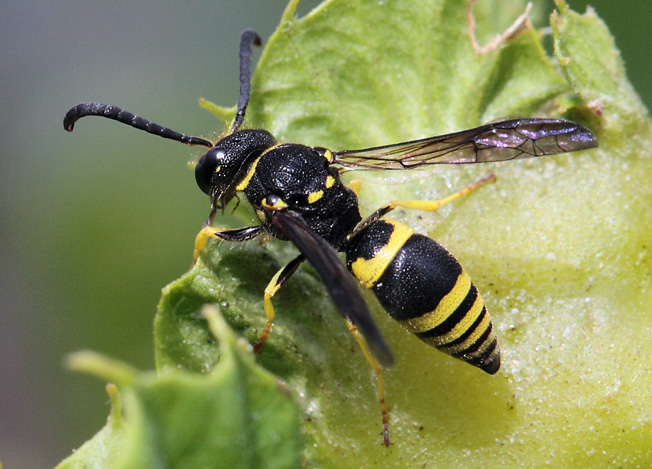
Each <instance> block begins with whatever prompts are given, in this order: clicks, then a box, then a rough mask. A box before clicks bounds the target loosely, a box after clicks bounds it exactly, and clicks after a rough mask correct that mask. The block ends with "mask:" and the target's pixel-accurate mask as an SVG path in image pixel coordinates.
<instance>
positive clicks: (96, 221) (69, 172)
mask: <svg viewBox="0 0 652 469" xmlns="http://www.w3.org/2000/svg"><path fill="white" fill-rule="evenodd" d="M460 1H462V0H460ZM285 3H286V2H285V0H274V1H265V2H262V1H254V0H239V1H238V2H233V1H230V0H214V1H193V2H186V3H180V2H170V1H158V2H154V1H130V2H126V1H116V2H102V1H99V0H87V1H72V0H59V1H57V2H47V1H44V0H41V1H34V0H23V1H17V0H8V1H7V2H4V5H5V6H4V7H3V14H2V17H1V18H0V38H1V40H0V59H1V62H2V69H1V70H0V76H1V83H2V86H1V88H0V103H1V104H2V114H1V115H0V129H2V142H3V144H2V147H1V148H2V151H1V153H0V155H1V158H2V162H1V164H2V171H1V172H0V195H1V198H0V201H1V202H0V210H1V213H0V217H1V218H0V236H1V238H0V241H1V244H0V245H1V249H2V254H1V256H0V278H1V280H2V286H1V289H0V461H1V462H2V463H3V464H4V465H5V467H6V468H13V467H20V468H26V467H50V466H53V465H55V464H56V463H57V462H59V461H60V460H61V459H63V458H64V457H65V456H67V455H68V454H69V453H70V452H72V450H73V449H74V448H76V447H78V446H80V445H81V444H82V443H83V442H84V441H85V440H86V439H88V438H90V437H91V436H92V435H93V434H94V433H95V432H96V431H97V430H98V429H100V428H101V427H102V425H103V424H104V421H105V419H106V415H107V412H108V403H107V397H106V394H105V392H104V385H103V383H101V382H100V381H99V380H96V379H94V378H90V377H86V376H84V375H78V374H74V373H70V372H68V371H66V370H65V368H64V367H63V366H62V360H63V358H64V357H65V355H66V354H67V353H69V352H72V351H75V350H79V349H83V348H89V349H93V350H96V351H99V352H101V353H104V354H107V355H110V356H113V357H116V358H119V359H121V360H124V361H127V362H129V363H132V364H134V365H135V366H138V367H141V368H151V367H153V354H152V350H153V341H152V320H153V317H154V312H155V308H156V304H157V302H158V299H159V296H160V289H161V288H162V287H163V286H165V285H166V284H167V283H169V282H170V281H171V280H173V279H175V278H176V277H178V276H179V275H181V274H182V273H184V272H185V271H186V270H187V269H188V267H189V264H190V259H191V255H192V241H193V238H194V236H195V234H196V233H197V230H198V229H199V228H200V226H201V224H202V223H203V221H204V219H205V217H206V215H207V213H208V209H209V203H208V200H207V199H206V197H205V196H204V195H203V194H202V193H201V192H200V191H199V190H198V189H197V188H196V186H195V183H194V176H193V174H192V171H191V170H189V169H188V168H187V166H186V163H187V162H188V161H190V160H191V159H192V158H193V157H194V156H196V155H197V154H198V153H199V152H201V150H194V149H192V148H189V147H186V146H183V145H180V144H177V143H173V142H170V141H166V140H163V139H160V138H155V137H152V136H150V135H147V134H145V133H144V132H137V131H135V130H132V129H129V128H127V127H126V126H124V125H120V124H118V123H114V122H110V121H107V120H102V119H98V118H93V119H86V120H84V121H81V122H80V123H79V125H78V127H77V129H76V131H75V132H74V133H73V134H67V133H66V132H64V131H63V129H62V126H61V119H62V117H63V115H64V113H65V111H66V110H67V109H68V108H69V107H70V106H72V105H74V104H76V103H77V102H79V101H83V100H102V101H106V102H109V103H113V104H117V105H119V106H122V107H125V108H127V109H129V110H130V111H132V112H135V113H137V114H139V115H142V116H144V117H147V118H150V119H152V120H154V121H156V122H158V123H160V124H163V125H166V126H169V127H171V128H173V129H175V130H177V131H180V132H183V133H188V134H192V135H198V136H203V137H206V138H211V139H212V138H214V137H215V136H216V135H217V133H216V132H219V131H221V128H220V124H219V122H218V121H217V120H216V119H215V118H213V117H212V116H211V115H209V114H207V113H206V112H204V111H203V110H201V109H200V108H199V107H198V106H197V98H199V97H201V96H203V97H206V98H207V99H210V100H213V101H215V102H217V103H219V104H222V105H227V106H228V105H233V104H235V101H236V99H237V92H238V81H237V79H238V72H237V43H238V37H239V34H240V32H241V31H242V30H243V29H244V28H245V27H253V28H255V29H256V30H257V31H258V32H259V33H260V34H261V36H262V37H263V39H266V38H268V37H269V35H270V34H271V33H272V32H273V30H274V27H275V26H276V24H277V22H278V20H279V18H280V15H281V12H282V11H283V9H284V7H285ZM317 3H318V2H317V1H316V0H311V1H305V2H303V3H302V4H301V5H300V7H299V13H300V14H305V13H307V12H308V11H310V9H311V8H312V7H313V6H314V5H316V4H317ZM569 3H570V5H571V7H573V8H574V9H576V10H578V11H583V10H584V8H585V6H586V4H587V2H584V1H574V0H569ZM590 4H591V5H593V6H594V7H595V9H596V10H597V12H598V14H599V15H600V16H601V17H602V18H603V19H605V21H606V22H607V24H608V25H609V27H610V28H611V31H612V33H613V34H614V36H615V37H616V42H617V45H618V46H619V47H620V49H621V50H622V54H623V58H624V60H625V62H626V64H627V69H628V73H629V76H630V78H631V80H632V82H633V84H634V87H635V88H636V89H637V90H638V92H639V93H640V94H641V96H642V99H643V101H644V102H645V103H646V105H647V107H648V108H650V104H652V86H650V84H649V83H650V78H651V77H652V71H651V70H650V67H651V65H650V61H649V60H648V58H647V57H644V54H646V53H647V52H648V50H647V49H648V45H649V43H650V39H651V37H650V36H651V34H650V31H649V27H648V22H649V19H650V18H652V2H650V1H649V0H637V1H634V0H627V1H626V2H613V1H611V0H595V1H592V2H590ZM537 6H538V7H540V3H538V4H537ZM551 9H552V2H550V3H549V7H548V8H547V10H545V11H551ZM541 25H542V23H539V24H537V26H541ZM258 54H259V52H257V53H256V56H255V57H258ZM319 72H320V71H317V70H316V71H315V73H319ZM351 125H355V123H351ZM314 143H315V144H319V142H314ZM261 314H262V311H261Z"/></svg>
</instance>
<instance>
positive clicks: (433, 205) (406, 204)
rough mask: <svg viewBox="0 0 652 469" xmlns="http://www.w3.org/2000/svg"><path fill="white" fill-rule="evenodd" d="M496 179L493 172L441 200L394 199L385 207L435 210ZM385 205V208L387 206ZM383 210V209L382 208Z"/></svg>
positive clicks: (390, 208)
mask: <svg viewBox="0 0 652 469" xmlns="http://www.w3.org/2000/svg"><path fill="white" fill-rule="evenodd" d="M495 180H496V175H495V174H493V173H491V174H489V175H488V176H485V177H483V178H482V179H480V180H479V181H476V182H474V183H473V184H471V185H470V186H468V187H465V188H464V189H462V190H461V191H458V192H455V193H454V194H451V195H449V196H448V197H445V198H443V199H441V200H394V201H392V202H390V203H388V204H387V205H386V206H385V207H386V208H387V209H388V210H387V211H389V210H394V209H395V208H396V207H403V208H411V209H415V210H424V211H426V212H435V211H437V210H439V208H440V207H441V206H442V205H446V204H447V203H449V202H452V201H453V200H456V199H459V198H460V197H464V196H465V195H467V194H468V193H469V192H472V191H474V190H476V189H477V188H478V187H480V186H483V185H484V184H487V183H489V182H494V181H495ZM385 207H383V208H385ZM381 210H382V209H381Z"/></svg>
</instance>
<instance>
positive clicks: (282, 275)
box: [254, 255, 303, 353]
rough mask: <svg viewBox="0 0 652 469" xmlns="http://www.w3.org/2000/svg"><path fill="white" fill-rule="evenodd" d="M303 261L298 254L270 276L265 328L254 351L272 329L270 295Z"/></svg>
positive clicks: (257, 350)
mask: <svg viewBox="0 0 652 469" xmlns="http://www.w3.org/2000/svg"><path fill="white" fill-rule="evenodd" d="M301 262H303V256H302V255H299V256H297V257H295V258H294V259H292V260H291V261H290V262H288V263H287V265H286V266H285V267H283V268H282V269H280V270H279V271H278V272H276V274H275V275H274V276H273V277H272V280H270V281H269V284H268V285H267V288H265V295H264V301H265V317H266V318H267V323H266V324H265V329H264V330H263V333H262V334H261V335H260V338H259V339H258V341H256V345H254V353H258V352H260V349H261V348H262V347H263V344H264V343H265V341H266V340H267V336H268V335H269V332H270V331H271V330H272V322H273V321H274V305H273V304H272V297H273V296H274V295H275V294H276V292H277V291H279V289H280V288H281V285H283V283H284V282H285V281H286V280H287V279H288V278H290V276H292V274H293V273H294V272H295V271H296V270H297V267H299V264H301Z"/></svg>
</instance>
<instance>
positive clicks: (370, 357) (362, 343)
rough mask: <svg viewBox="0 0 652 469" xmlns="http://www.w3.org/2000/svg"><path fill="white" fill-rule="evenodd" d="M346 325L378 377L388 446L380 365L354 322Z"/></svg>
mask: <svg viewBox="0 0 652 469" xmlns="http://www.w3.org/2000/svg"><path fill="white" fill-rule="evenodd" d="M346 325H347V327H348V328H349V331H351V334H353V337H355V340H357V341H358V345H360V348H361V349H362V353H363V354H364V356H365V358H366V359H367V361H368V362H369V365H371V368H372V369H373V370H374V372H375V373H376V377H377V378H378V399H379V400H380V412H381V413H382V416H383V444H384V445H385V446H389V419H388V418H387V404H386V403H385V386H384V385H383V374H382V367H381V366H380V364H379V363H378V362H377V361H376V359H375V358H374V356H373V355H372V354H371V351H370V350H369V346H368V345H367V341H366V340H365V339H364V337H363V336H362V334H360V331H358V328H357V327H356V326H355V324H353V323H351V322H350V321H346Z"/></svg>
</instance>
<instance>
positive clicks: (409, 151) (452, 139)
mask: <svg viewBox="0 0 652 469" xmlns="http://www.w3.org/2000/svg"><path fill="white" fill-rule="evenodd" d="M597 146H598V139H597V137H596V136H595V135H594V134H593V132H591V131H590V130H589V129H587V128H586V127H584V126H582V125H580V124H576V123H575V122H571V121H567V120H562V119H511V120H505V121H500V122H493V123H491V124H486V125H483V126H480V127H476V128H474V129H469V130H463V131H461V132H455V133H452V134H447V135H439V136H437V137H430V138H424V139H422V140H414V141H411V142H404V143H397V144H394V145H386V146H382V147H374V148H366V149H363V150H346V151H340V152H336V153H334V155H335V162H336V163H338V164H340V165H341V166H343V167H346V168H350V169H359V168H367V169H410V168H416V167H419V166H424V165H430V164H465V163H486V162H490V161H505V160H515V159H519V158H530V157H537V156H543V155H554V154H556V153H567V152H571V151H578V150H586V149H588V148H594V147H597Z"/></svg>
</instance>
